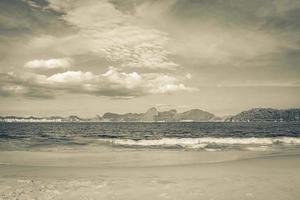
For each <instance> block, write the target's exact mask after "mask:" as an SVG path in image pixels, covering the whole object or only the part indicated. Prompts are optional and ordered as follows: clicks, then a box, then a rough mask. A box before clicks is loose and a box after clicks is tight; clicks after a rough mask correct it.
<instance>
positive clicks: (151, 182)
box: [0, 147, 300, 200]
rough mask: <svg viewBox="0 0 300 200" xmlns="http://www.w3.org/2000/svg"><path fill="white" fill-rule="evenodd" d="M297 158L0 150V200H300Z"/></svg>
mask: <svg viewBox="0 0 300 200" xmlns="http://www.w3.org/2000/svg"><path fill="white" fill-rule="evenodd" d="M299 170H300V152H298V151H297V150H296V151H292V152H285V153H278V152H277V153H274V152H253V151H225V152H224V151H223V152H205V151H183V150H166V149H164V150H163V149H160V150H159V149H150V150H149V149H126V148H123V149H122V148H109V147H107V148H106V147H105V148H104V147H103V148H102V149H98V150H93V149H88V150H87V149H85V150H68V149H67V150H66V149H64V150H61V149H48V150H43V151H40V150H39V151H37V150H34V151H1V152H0V199H9V200H11V199H19V200H21V199H26V200H28V199H39V200H40V199H41V200H44V199H66V200H68V199H145V200H146V199H149V200H153V199H173V200H174V199H180V200H182V199H197V200H199V199H205V200H206V199H211V200H213V199H214V200H219V199H220V200H223V199H229V200H234V199H238V200H240V199H261V200H266V199H272V200H277V199H278V200H279V199H282V200H289V199H294V200H298V199H300V189H299V188H300V173H299V172H300V171H299Z"/></svg>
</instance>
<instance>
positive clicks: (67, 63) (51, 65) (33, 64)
mask: <svg viewBox="0 0 300 200" xmlns="http://www.w3.org/2000/svg"><path fill="white" fill-rule="evenodd" d="M71 64H72V59H70V58H53V59H48V60H43V59H41V60H31V61H28V62H26V63H25V65H24V67H25V68H29V69H57V68H62V69H66V68H69V67H71Z"/></svg>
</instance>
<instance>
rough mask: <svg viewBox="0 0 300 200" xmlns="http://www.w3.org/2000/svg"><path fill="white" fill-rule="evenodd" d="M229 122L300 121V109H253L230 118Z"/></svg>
mask: <svg viewBox="0 0 300 200" xmlns="http://www.w3.org/2000/svg"><path fill="white" fill-rule="evenodd" d="M226 121H229V122H250V121H277V122H279V121H300V109H286V110H279V109H273V108H253V109H251V110H247V111H243V112H241V113H239V114H237V115H235V116H232V117H228V118H227V119H226Z"/></svg>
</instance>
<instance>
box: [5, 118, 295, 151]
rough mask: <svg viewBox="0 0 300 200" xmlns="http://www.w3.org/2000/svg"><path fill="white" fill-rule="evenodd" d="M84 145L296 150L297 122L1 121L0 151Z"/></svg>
mask: <svg viewBox="0 0 300 200" xmlns="http://www.w3.org/2000/svg"><path fill="white" fill-rule="evenodd" d="M87 146H93V147H97V146H99V147H100V146H109V147H112V148H132V149H160V148H164V149H165V148H167V149H180V150H190V151H231V150H239V151H266V150H282V149H300V123H299V122H163V123H156V122H155V123H154V122H153V123H143V122H98V123H92V122H88V123H83V122H82V123H0V150H35V149H39V148H53V147H57V148H59V147H69V148H72V147H74V148H77V149H80V148H84V147H87Z"/></svg>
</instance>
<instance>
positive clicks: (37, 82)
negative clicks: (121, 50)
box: [0, 67, 195, 98]
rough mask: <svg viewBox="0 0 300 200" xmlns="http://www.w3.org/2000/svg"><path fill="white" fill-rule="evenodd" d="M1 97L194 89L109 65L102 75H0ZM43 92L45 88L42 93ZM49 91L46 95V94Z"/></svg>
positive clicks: (131, 94) (134, 94) (117, 94)
mask: <svg viewBox="0 0 300 200" xmlns="http://www.w3.org/2000/svg"><path fill="white" fill-rule="evenodd" d="M0 82H1V83H2V85H3V86H2V87H1V88H0V94H2V96H11V95H23V96H30V97H34V95H35V96H36V97H39V96H38V95H37V94H39V91H41V95H40V96H41V97H48V96H52V97H53V96H55V94H57V93H58V92H60V91H62V92H68V93H75V94H89V95H95V96H108V97H113V98H133V97H138V96H145V95H151V94H171V93H174V92H178V91H194V90H195V89H193V88H190V87H187V86H185V85H184V84H183V83H181V82H180V79H178V78H176V77H173V76H169V75H166V74H161V73H144V74H139V73H137V72H130V73H126V72H120V71H119V70H118V69H116V68H114V67H110V68H109V69H108V70H107V71H106V72H105V73H103V74H94V73H92V72H82V71H65V72H63V73H56V74H53V75H50V76H46V75H40V74H32V73H26V74H22V75H20V74H19V75H17V74H14V73H8V74H1V76H0ZM45 91H48V93H47V92H45ZM46 93H47V94H49V95H48V96H46V95H45V94H46Z"/></svg>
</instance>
